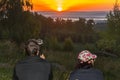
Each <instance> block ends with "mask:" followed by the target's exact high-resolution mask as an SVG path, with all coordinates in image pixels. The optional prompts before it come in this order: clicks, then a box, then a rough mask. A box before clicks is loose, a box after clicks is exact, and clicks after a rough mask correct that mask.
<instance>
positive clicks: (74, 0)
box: [32, 0, 115, 11]
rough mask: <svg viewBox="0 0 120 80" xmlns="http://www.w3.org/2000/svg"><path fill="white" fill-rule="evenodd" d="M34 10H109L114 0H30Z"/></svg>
mask: <svg viewBox="0 0 120 80" xmlns="http://www.w3.org/2000/svg"><path fill="white" fill-rule="evenodd" d="M32 3H33V10H34V11H109V10H112V8H113V5H114V3H115V0H32Z"/></svg>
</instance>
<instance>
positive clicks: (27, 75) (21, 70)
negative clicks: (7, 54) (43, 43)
mask: <svg viewBox="0 0 120 80" xmlns="http://www.w3.org/2000/svg"><path fill="white" fill-rule="evenodd" d="M13 80H52V71H51V65H50V63H48V62H47V61H46V60H43V59H41V58H39V57H38V56H33V57H32V56H30V57H27V58H26V59H25V60H23V61H19V62H18V63H17V64H16V66H15V68H14V73H13Z"/></svg>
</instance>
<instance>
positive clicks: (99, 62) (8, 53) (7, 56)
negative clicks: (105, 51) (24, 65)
mask: <svg viewBox="0 0 120 80" xmlns="http://www.w3.org/2000/svg"><path fill="white" fill-rule="evenodd" d="M2 46H4V47H2ZM5 46H7V48H6V47H5ZM14 49H16V50H14ZM77 53H78V52H62V51H45V52H44V54H45V56H46V59H47V60H48V61H49V62H50V63H51V64H52V67H53V80H68V77H69V74H70V72H71V71H72V70H73V69H74V66H75V62H76V57H77ZM23 57H24V55H23V54H22V52H21V51H20V50H18V47H16V46H15V45H14V44H11V43H9V42H7V43H4V42H1V43H0V79H1V80H12V74H13V67H14V65H15V63H16V62H17V61H18V60H21V59H22V58H23ZM94 67H95V68H97V69H99V70H101V71H102V72H103V74H104V78H105V80H119V79H120V76H119V74H120V58H119V57H118V58H114V57H105V56H98V58H97V59H96V62H95V66H94Z"/></svg>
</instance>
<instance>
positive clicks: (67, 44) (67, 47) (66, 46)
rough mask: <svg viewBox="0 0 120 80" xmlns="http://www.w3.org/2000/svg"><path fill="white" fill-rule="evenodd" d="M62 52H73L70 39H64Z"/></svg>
mask: <svg viewBox="0 0 120 80" xmlns="http://www.w3.org/2000/svg"><path fill="white" fill-rule="evenodd" d="M63 50H64V51H73V50H74V44H73V41H72V39H71V38H66V39H65V41H64V45H63Z"/></svg>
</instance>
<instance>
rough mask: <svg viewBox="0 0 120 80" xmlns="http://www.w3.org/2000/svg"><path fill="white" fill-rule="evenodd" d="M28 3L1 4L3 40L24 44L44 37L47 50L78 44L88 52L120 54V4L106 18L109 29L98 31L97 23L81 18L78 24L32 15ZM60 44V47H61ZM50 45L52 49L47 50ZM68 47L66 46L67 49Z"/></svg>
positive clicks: (10, 1)
mask: <svg viewBox="0 0 120 80" xmlns="http://www.w3.org/2000/svg"><path fill="white" fill-rule="evenodd" d="M31 10H32V4H31V2H30V1H29V0H25V1H24V0H22V1H21V0H1V1H0V39H1V40H10V41H13V42H16V43H17V44H21V43H23V42H25V41H27V40H28V39H30V38H42V39H44V41H45V43H46V45H47V46H46V49H49V48H52V49H53V50H57V49H60V47H61V44H63V46H62V48H63V49H66V50H72V49H73V47H74V45H73V43H76V44H77V45H78V43H79V44H82V46H83V45H85V46H86V47H85V49H91V50H95V51H96V49H97V51H102V52H104V51H106V52H110V53H116V54H119V49H120V37H119V34H120V23H119V22H120V10H119V6H118V3H116V4H115V5H114V9H113V11H111V12H110V13H108V15H107V19H108V21H107V24H108V30H107V31H106V32H96V31H95V29H94V26H95V22H94V20H92V19H90V20H86V19H84V18H79V20H78V21H74V22H72V20H70V19H68V20H63V19H61V18H56V19H52V18H51V17H45V16H43V15H39V14H38V13H37V12H36V13H33V12H31ZM59 44H60V45H59ZM48 46H49V47H48ZM66 46H67V47H66Z"/></svg>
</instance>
